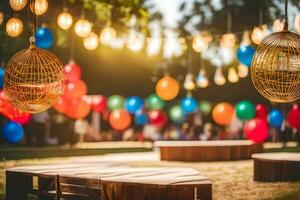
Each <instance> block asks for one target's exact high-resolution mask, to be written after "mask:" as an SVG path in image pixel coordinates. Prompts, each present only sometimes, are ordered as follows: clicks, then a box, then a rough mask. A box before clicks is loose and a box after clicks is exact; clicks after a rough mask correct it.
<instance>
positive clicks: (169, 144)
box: [154, 140, 254, 147]
mask: <svg viewBox="0 0 300 200" xmlns="http://www.w3.org/2000/svg"><path fill="white" fill-rule="evenodd" d="M252 144H254V142H252V141H250V140H212V141H157V142H155V143H154V145H155V146H157V147H197V146H245V145H252Z"/></svg>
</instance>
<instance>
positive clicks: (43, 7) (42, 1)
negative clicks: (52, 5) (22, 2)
mask: <svg viewBox="0 0 300 200" xmlns="http://www.w3.org/2000/svg"><path fill="white" fill-rule="evenodd" d="M47 10H48V0H35V1H34V8H33V7H31V12H33V13H34V14H36V15H43V14H45V13H46V12H47Z"/></svg>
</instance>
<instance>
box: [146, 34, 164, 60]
mask: <svg viewBox="0 0 300 200" xmlns="http://www.w3.org/2000/svg"><path fill="white" fill-rule="evenodd" d="M160 49H161V38H147V54H148V55H149V56H154V55H157V54H158V53H159V52H160Z"/></svg>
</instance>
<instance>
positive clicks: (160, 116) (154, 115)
mask: <svg viewBox="0 0 300 200" xmlns="http://www.w3.org/2000/svg"><path fill="white" fill-rule="evenodd" d="M148 115H149V121H150V123H151V124H153V125H155V126H158V127H161V126H163V125H165V124H166V123H167V116H166V114H165V113H163V112H161V111H159V110H152V111H150V112H149V113H148Z"/></svg>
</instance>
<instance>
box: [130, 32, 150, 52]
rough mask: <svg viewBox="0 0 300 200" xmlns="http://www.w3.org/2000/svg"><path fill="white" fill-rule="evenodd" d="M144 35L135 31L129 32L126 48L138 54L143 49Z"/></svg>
mask: <svg viewBox="0 0 300 200" xmlns="http://www.w3.org/2000/svg"><path fill="white" fill-rule="evenodd" d="M144 40H145V38H144V35H143V34H141V33H138V32H136V31H131V33H130V34H129V38H128V40H127V43H126V45H127V48H128V49H130V50H131V51H134V52H138V51H140V50H141V49H142V48H143V47H144Z"/></svg>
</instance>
